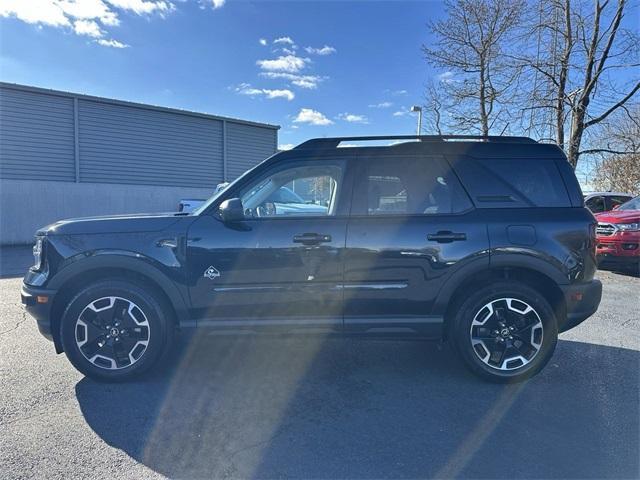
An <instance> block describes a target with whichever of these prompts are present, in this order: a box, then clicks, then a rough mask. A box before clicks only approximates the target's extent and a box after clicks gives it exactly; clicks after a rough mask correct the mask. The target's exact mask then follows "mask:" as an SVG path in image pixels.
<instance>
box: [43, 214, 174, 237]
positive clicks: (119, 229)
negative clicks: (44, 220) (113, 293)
mask: <svg viewBox="0 0 640 480" xmlns="http://www.w3.org/2000/svg"><path fill="white" fill-rule="evenodd" d="M183 216H184V214H179V213H175V212H172V213H140V214H130V215H109V216H103V217H83V218H70V219H67V220H60V221H58V222H55V223H52V224H51V225H47V226H46V227H43V228H41V229H40V230H38V231H37V232H36V235H77V234H93V233H135V232H158V231H161V230H164V229H165V228H167V227H169V226H170V225H172V224H173V223H175V222H177V221H178V219H179V218H180V217H183Z"/></svg>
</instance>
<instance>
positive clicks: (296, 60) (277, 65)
mask: <svg viewBox="0 0 640 480" xmlns="http://www.w3.org/2000/svg"><path fill="white" fill-rule="evenodd" d="M310 61H311V60H309V59H308V58H302V57H296V56H295V55H284V56H280V57H278V58H276V59H272V60H258V61H257V62H256V64H257V65H258V66H259V67H260V68H261V69H263V70H268V71H271V72H289V73H297V72H299V71H300V70H302V69H303V68H304V67H305V66H306V64H307V63H309V62H310Z"/></svg>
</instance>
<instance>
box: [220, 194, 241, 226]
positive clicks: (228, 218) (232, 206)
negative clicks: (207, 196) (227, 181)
mask: <svg viewBox="0 0 640 480" xmlns="http://www.w3.org/2000/svg"><path fill="white" fill-rule="evenodd" d="M218 212H219V213H220V218H222V221H223V222H224V223H233V222H240V221H242V220H244V208H243V206H242V200H240V199H239V198H230V199H228V200H225V201H224V202H222V203H221V204H220V208H219V209H218Z"/></svg>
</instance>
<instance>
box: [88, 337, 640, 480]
mask: <svg viewBox="0 0 640 480" xmlns="http://www.w3.org/2000/svg"><path fill="white" fill-rule="evenodd" d="M639 355H640V354H639V352H637V351H634V350H628V349H622V348H613V347H607V346H600V345H593V344H586V343H580V342H572V341H562V340H561V341H560V342H559V343H558V348H557V351H556V354H555V356H554V357H553V359H552V360H551V362H550V363H549V365H547V367H546V369H545V370H544V371H543V372H542V373H541V374H540V375H538V376H537V377H535V378H534V379H532V380H530V381H528V382H525V383H521V384H516V385H495V384H490V383H486V382H483V381H481V380H478V379H476V378H475V377H474V376H472V375H471V374H469V373H467V371H466V370H465V369H464V368H463V366H462V365H461V364H460V362H459V361H458V360H457V359H456V357H455V356H454V355H453V354H452V352H451V351H450V350H449V347H447V346H446V345H445V346H443V347H439V346H438V345H437V344H433V343H422V342H410V341H405V342H403V341H373V340H369V341H363V340H357V339H332V338H325V337H315V338H300V337H298V338H265V337H247V336H245V337H238V336H236V337H219V336H211V335H197V336H196V335H190V336H184V337H182V338H181V339H180V341H179V345H178V349H177V352H176V353H175V357H174V358H173V359H171V361H170V362H169V366H168V367H167V368H165V369H164V370H162V371H158V372H156V373H152V374H150V375H149V376H147V377H146V378H144V380H142V381H138V382H133V383H124V384H104V383H97V382H94V381H92V380H89V379H86V378H85V379H83V380H81V381H80V382H79V383H78V384H77V385H76V395H77V399H78V402H79V405H80V408H81V410H82V413H83V415H84V417H85V419H86V421H87V423H88V424H89V425H90V427H91V428H92V429H93V430H94V431H95V432H96V434H97V435H99V436H100V437H101V438H102V439H103V440H104V441H106V442H107V443H108V444H110V445H111V446H113V447H116V448H118V449H121V450H123V451H125V452H126V453H127V454H128V455H130V456H131V457H132V458H134V459H135V460H137V461H138V462H141V463H142V464H144V465H146V466H148V467H149V468H151V469H153V470H154V471H156V472H158V473H161V474H163V475H167V476H169V477H209V478H211V477H215V478H219V477H241V478H249V477H252V478H272V477H293V478H374V477H375V478H382V477H385V478H426V477H474V478H481V477H491V478H531V477H536V478H606V477H611V478H623V477H624V478H628V477H634V478H635V477H637V476H638V473H639V468H640V467H639V460H638V451H639V441H638V436H639V434H638V432H639V431H640V426H639V418H640V414H639V406H638V392H639V377H638V374H637V373H638V365H639V361H640V356H639Z"/></svg>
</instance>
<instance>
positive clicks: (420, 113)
mask: <svg viewBox="0 0 640 480" xmlns="http://www.w3.org/2000/svg"><path fill="white" fill-rule="evenodd" d="M411 111H412V112H418V132H417V135H418V136H420V134H421V133H422V107H421V106H420V105H414V106H413V107H411Z"/></svg>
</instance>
